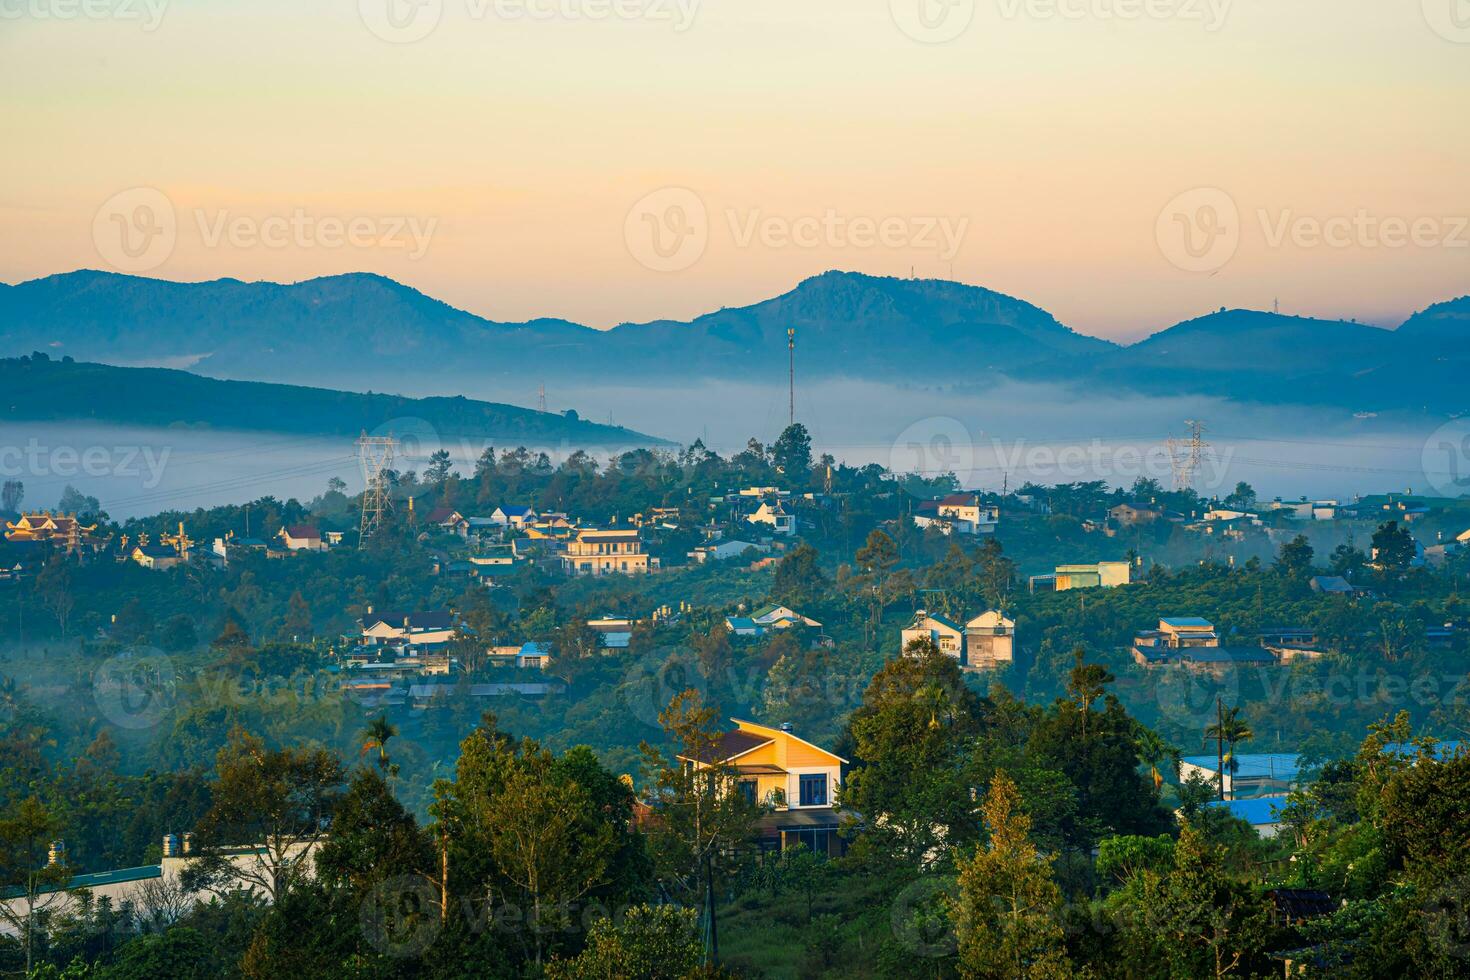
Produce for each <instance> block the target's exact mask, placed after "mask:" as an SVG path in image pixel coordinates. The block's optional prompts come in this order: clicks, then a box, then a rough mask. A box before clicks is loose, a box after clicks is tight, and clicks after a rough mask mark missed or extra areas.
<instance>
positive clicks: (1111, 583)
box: [1028, 561, 1133, 592]
mask: <svg viewBox="0 0 1470 980" xmlns="http://www.w3.org/2000/svg"><path fill="white" fill-rule="evenodd" d="M1132 575H1133V566H1132V564H1130V563H1129V562H1126V561H1099V562H1094V563H1092V564H1090V565H1058V566H1057V567H1056V571H1055V572H1054V573H1052V574H1051V575H1033V576H1031V578H1030V580H1029V583H1028V584H1029V587H1030V590H1031V591H1032V592H1070V591H1071V590H1072V589H1097V588H1103V589H1114V588H1117V587H1118V586H1121V585H1127V584H1128V583H1129V582H1130V581H1132Z"/></svg>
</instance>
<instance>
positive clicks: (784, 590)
mask: <svg viewBox="0 0 1470 980" xmlns="http://www.w3.org/2000/svg"><path fill="white" fill-rule="evenodd" d="M819 558H820V556H819V555H818V554H817V549H816V548H813V547H812V546H811V545H809V544H805V543H802V544H799V545H797V546H796V547H795V548H793V549H792V550H791V551H789V552H787V553H786V555H785V556H784V557H783V558H782V559H781V561H780V562H778V563H777V565H776V574H775V576H774V577H773V578H772V580H771V600H772V601H773V602H779V603H782V604H783V605H788V606H795V607H796V608H797V609H800V608H801V607H802V606H805V605H808V604H810V603H813V602H816V601H818V600H819V599H820V598H821V596H822V595H823V594H824V593H825V592H826V591H827V589H828V587H829V585H830V584H831V583H829V582H828V580H827V576H826V575H825V574H823V572H822V567H821V565H820V564H819Z"/></svg>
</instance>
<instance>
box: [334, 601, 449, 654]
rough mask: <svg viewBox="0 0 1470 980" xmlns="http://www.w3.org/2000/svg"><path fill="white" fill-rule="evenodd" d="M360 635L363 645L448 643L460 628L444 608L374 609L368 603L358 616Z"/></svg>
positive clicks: (403, 645) (415, 645) (400, 645)
mask: <svg viewBox="0 0 1470 980" xmlns="http://www.w3.org/2000/svg"><path fill="white" fill-rule="evenodd" d="M358 625H359V626H360V627H361V629H362V632H361V633H360V634H359V637H360V639H361V641H362V644H363V646H366V647H383V646H386V647H399V648H403V647H410V648H421V647H434V646H440V645H442V644H445V643H448V642H450V641H451V640H453V639H454V638H455V635H456V634H457V633H459V632H462V631H463V629H464V628H463V626H462V625H461V624H460V623H459V622H458V620H457V619H456V617H455V615H454V613H452V612H450V611H449V610H447V609H437V610H431V611H428V612H411V613H405V612H394V611H385V612H374V611H373V608H372V606H369V607H368V609H367V612H366V613H365V614H364V615H363V617H362V618H361V619H359V620H358Z"/></svg>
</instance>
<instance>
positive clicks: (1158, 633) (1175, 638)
mask: <svg viewBox="0 0 1470 980" xmlns="http://www.w3.org/2000/svg"><path fill="white" fill-rule="evenodd" d="M1219 645H1220V637H1219V635H1218V634H1217V633H1216V632H1215V627H1214V625H1213V624H1211V623H1210V622H1209V620H1205V619H1200V618H1199V617H1197V616H1174V617H1170V618H1167V619H1161V620H1159V628H1158V629H1153V630H1141V631H1139V632H1138V633H1136V634H1134V637H1133V659H1134V660H1135V661H1137V662H1138V663H1140V664H1142V665H1143V666H1145V667H1149V666H1154V665H1156V664H1162V663H1168V662H1170V661H1171V660H1177V659H1178V657H1177V651H1179V650H1182V649H1186V648H1203V647H1218V646H1219Z"/></svg>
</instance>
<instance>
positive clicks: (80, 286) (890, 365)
mask: <svg viewBox="0 0 1470 980" xmlns="http://www.w3.org/2000/svg"><path fill="white" fill-rule="evenodd" d="M791 327H794V328H796V330H797V337H798V370H799V371H800V372H801V375H802V376H803V377H805V378H814V377H819V378H859V379H866V380H875V381H885V382H902V383H916V382H917V383H943V384H960V385H967V384H968V385H983V384H987V383H990V382H992V381H993V380H994V379H995V378H996V377H997V376H999V377H1005V378H1011V379H1016V380H1025V381H1045V382H1051V383H1060V384H1065V385H1069V386H1072V387H1075V388H1077V389H1079V390H1082V391H1089V392H1092V393H1096V392H1097V391H1098V390H1100V389H1102V390H1109V391H1112V390H1124V391H1134V392H1141V393H1147V394H1166V395H1189V394H1203V395H1211V396H1218V397H1225V398H1229V399H1233V400H1236V401H1241V402H1255V403H1266V404H1277V403H1290V404H1301V405H1317V406H1324V407H1331V408H1341V409H1347V410H1351V411H1354V412H1378V413H1413V414H1426V413H1427V414H1430V415H1443V414H1450V413H1458V412H1460V411H1462V410H1463V405H1464V397H1463V395H1462V393H1461V390H1462V386H1463V379H1464V377H1465V369H1466V367H1467V366H1470V344H1467V343H1466V339H1467V336H1470V333H1467V331H1470V297H1461V298H1459V299H1455V300H1451V301H1449V302H1445V303H1440V304H1437V305H1435V306H1431V307H1429V308H1428V309H1426V310H1424V311H1422V312H1420V313H1416V314H1415V315H1413V316H1412V317H1410V318H1409V319H1408V320H1407V321H1405V322H1404V323H1403V324H1402V325H1400V326H1399V327H1398V328H1397V329H1393V330H1388V329H1383V328H1380V327H1373V326H1367V325H1364V324H1360V323H1356V322H1348V321H1340V320H1317V319H1310V318H1305V317H1293V316H1283V315H1278V314H1274V313H1266V312H1259V311H1251V310H1223V309H1222V310H1220V311H1218V312H1215V313H1212V314H1210V315H1207V316H1203V317H1200V318H1198V319H1193V320H1188V321H1185V322H1183V323H1179V324H1176V325H1174V326H1171V327H1168V328H1167V329H1164V330H1160V331H1159V332H1157V333H1154V334H1153V335H1151V336H1149V337H1147V338H1146V339H1145V340H1143V341H1140V342H1139V343H1136V344H1133V345H1131V346H1121V345H1118V344H1114V343H1112V342H1109V341H1106V340H1101V339H1098V338H1095V337H1089V336H1086V335H1084V334H1081V333H1078V332H1076V331H1075V330H1072V329H1070V328H1068V327H1067V326H1065V325H1063V324H1062V323H1060V322H1059V321H1058V320H1057V319H1056V317H1054V316H1052V315H1051V314H1050V313H1048V312H1046V311H1045V310H1044V309H1041V308H1040V307H1038V306H1034V305H1032V304H1030V303H1027V302H1025V301H1023V300H1020V299H1016V298H1014V297H1011V296H1007V295H1004V294H1002V293H998V292H995V291H992V290H989V289H985V288H982V287H978V286H971V285H965V284H962V283H956V282H949V281H945V280H932V279H927V280H916V279H895V278H881V277H873V276H867V275H862V274H859V273H852V272H836V271H834V272H827V273H823V274H822V275H819V276H815V277H813V278H810V279H807V280H805V281H803V282H802V283H800V284H799V285H797V286H796V288H794V289H793V290H791V291H790V292H787V293H785V294H783V295H780V296H777V297H774V298H772V299H769V300H765V301H763V302H760V303H756V304H754V305H751V306H745V307H739V308H727V309H721V310H719V311H717V312H714V313H709V314H706V315H704V316H700V317H697V318H695V319H693V320H691V321H687V322H684V321H673V320H660V321H654V322H651V323H629V324H623V325H620V326H617V327H614V328H613V329H611V330H594V329H592V328H589V327H586V326H582V325H579V324H575V323H570V322H568V321H565V320H559V319H540V320H531V321H527V322H515V323H506V322H496V321H493V320H487V319H484V318H482V317H479V316H476V315H474V314H472V313H468V312H466V311H464V310H460V309H456V308H455V307H452V306H450V305H448V304H447V303H443V302H441V301H439V300H436V299H433V298H432V297H429V296H425V295H424V294H422V293H420V292H418V291H417V290H414V289H412V288H410V287H408V286H405V285H403V284H401V283H398V282H395V281H393V280H391V279H387V278H384V277H381V276H376V275H370V274H362V273H358V274H349V275H341V276H331V277H326V278H320V279H312V280H308V281H305V282H300V283H295V284H290V285H283V284H277V283H267V282H255V283H247V282H241V281H239V280H234V279H220V280H215V281H212V282H201V283H176V282H167V281H164V280H158V279H148V278H141V277H135V276H125V275H117V274H113V273H105V272H93V271H78V272H72V273H65V274H61V275H55V276H48V277H46V278H43V279H37V280H33V281H30V282H25V283H21V284H19V285H14V286H4V285H0V354H20V353H25V352H28V351H31V350H41V351H48V352H50V353H51V354H52V355H53V356H58V355H61V354H68V355H71V356H73V357H75V358H77V359H78V360H83V359H85V360H91V361H101V362H106V363H112V364H124V365H128V364H131V365H138V364H143V365H175V366H187V367H188V368H189V370H191V371H194V372H197V373H199V374H204V375H208V376H213V377H217V378H231V379H248V380H264V381H278V382H293V383H305V384H313V385H322V384H327V385H332V386H336V387H344V388H351V389H354V390H362V389H365V388H372V389H388V390H394V391H416V392H428V391H434V392H447V391H454V390H462V389H464V388H467V387H471V386H473V389H474V390H477V391H480V390H485V389H486V388H487V387H488V388H489V389H490V390H492V391H494V390H496V388H497V387H499V386H505V387H507V388H510V387H511V386H512V385H513V390H515V391H517V392H519V393H521V394H522V396H524V392H525V391H526V390H527V389H528V387H529V385H531V384H533V383H536V382H542V381H557V382H575V383H589V382H601V383H609V384H618V383H634V384H649V383H653V382H657V381H659V380H661V379H663V380H667V379H675V378H677V379H678V380H680V381H683V382H687V381H690V380H702V379H719V380H741V381H762V380H764V381H769V382H771V383H773V384H779V383H783V382H784V381H785V372H786V358H787V351H786V331H787V329H788V328H791Z"/></svg>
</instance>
